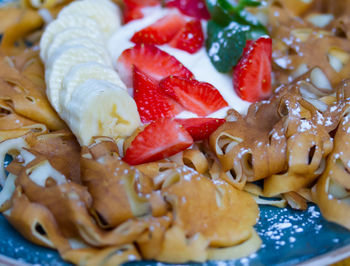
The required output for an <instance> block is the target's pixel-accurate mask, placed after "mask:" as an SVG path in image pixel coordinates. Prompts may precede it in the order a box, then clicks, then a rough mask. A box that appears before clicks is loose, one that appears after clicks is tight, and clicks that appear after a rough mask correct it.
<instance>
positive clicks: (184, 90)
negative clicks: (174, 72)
mask: <svg viewBox="0 0 350 266" xmlns="http://www.w3.org/2000/svg"><path fill="white" fill-rule="evenodd" d="M159 86H160V88H161V89H162V90H163V91H164V92H165V93H166V94H167V95H168V96H169V97H171V98H173V99H174V100H175V101H177V102H178V103H180V104H181V105H182V106H183V107H185V109H187V110H189V111H191V112H194V113H196V114H197V115H199V116H207V115H209V114H211V113H213V112H215V111H217V110H219V109H221V108H223V107H226V106H228V104H227V102H226V101H225V100H224V98H223V97H222V96H221V94H220V92H219V91H218V90H217V89H216V88H215V87H214V86H213V85H211V84H209V83H206V82H199V81H197V80H195V79H189V78H183V77H176V76H169V77H167V78H165V79H163V80H162V81H161V82H160V84H159Z"/></svg>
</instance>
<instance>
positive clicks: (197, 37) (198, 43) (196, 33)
mask: <svg viewBox="0 0 350 266" xmlns="http://www.w3.org/2000/svg"><path fill="white" fill-rule="evenodd" d="M203 43H204V34H203V29H202V24H201V22H200V20H198V19H196V20H192V21H189V22H187V23H186V25H184V26H183V27H182V29H181V31H180V32H178V34H177V35H176V36H175V37H174V38H173V39H172V40H171V42H170V43H169V45H170V46H172V47H175V48H178V49H181V50H184V51H187V52H189V53H190V54H193V53H195V52H197V51H198V50H199V49H200V48H201V47H202V46H203Z"/></svg>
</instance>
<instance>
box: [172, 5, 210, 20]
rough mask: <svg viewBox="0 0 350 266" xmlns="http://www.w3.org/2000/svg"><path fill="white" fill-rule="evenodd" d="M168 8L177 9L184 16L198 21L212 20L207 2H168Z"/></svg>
mask: <svg viewBox="0 0 350 266" xmlns="http://www.w3.org/2000/svg"><path fill="white" fill-rule="evenodd" d="M165 6H166V7H176V8H177V9H179V10H180V12H181V13H182V14H185V15H187V16H190V17H194V18H198V19H206V20H208V19H210V14H209V11H208V9H207V7H206V5H205V0H166V1H165Z"/></svg>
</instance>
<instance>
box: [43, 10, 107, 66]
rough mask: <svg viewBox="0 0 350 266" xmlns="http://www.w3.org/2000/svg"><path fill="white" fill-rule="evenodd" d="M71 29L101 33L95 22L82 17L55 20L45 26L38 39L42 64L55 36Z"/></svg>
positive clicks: (65, 17) (72, 16)
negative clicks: (83, 29) (81, 28)
mask: <svg viewBox="0 0 350 266" xmlns="http://www.w3.org/2000/svg"><path fill="white" fill-rule="evenodd" d="M71 27H85V28H88V29H90V30H92V31H94V32H96V33H98V32H100V31H101V29H100V26H99V25H98V23H97V22H95V20H93V19H91V18H88V17H87V16H84V15H70V16H68V15H67V16H64V17H62V18H60V19H56V20H55V21H53V22H52V23H50V24H49V25H48V26H47V28H46V29H45V31H44V33H43V35H42V37H41V39H40V57H41V59H42V60H43V61H44V62H46V59H47V52H48V49H49V47H50V45H51V43H52V42H53V40H54V38H55V36H56V35H57V34H59V33H60V32H62V31H64V30H66V29H68V28H71Z"/></svg>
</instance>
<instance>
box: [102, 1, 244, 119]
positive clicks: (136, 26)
mask: <svg viewBox="0 0 350 266" xmlns="http://www.w3.org/2000/svg"><path fill="white" fill-rule="evenodd" d="M143 12H144V14H145V16H144V17H143V18H142V19H138V20H134V21H131V22H129V23H128V24H126V25H124V26H123V27H120V28H119V29H118V30H117V31H116V32H115V33H114V34H113V35H112V37H111V38H110V40H109V42H108V46H107V47H108V50H109V52H110V54H111V56H112V59H113V62H114V64H115V63H116V61H117V60H118V58H119V56H120V55H121V53H122V52H123V51H124V50H126V49H128V48H131V47H133V46H134V45H135V44H134V43H133V42H131V41H130V39H131V38H132V36H133V35H134V33H135V32H137V31H140V30H142V29H143V28H145V27H147V26H149V25H151V24H153V23H154V22H156V21H157V20H158V19H160V18H162V17H164V16H165V15H167V14H169V13H171V12H177V11H176V10H175V9H165V8H161V7H149V8H145V9H144V10H143ZM202 26H203V32H206V30H205V28H206V22H202ZM158 48H159V49H161V50H163V51H165V52H167V53H168V54H170V55H172V56H174V57H175V58H176V59H177V60H179V61H180V62H181V63H182V64H183V65H184V66H185V67H187V68H188V69H189V70H190V71H191V72H192V73H193V74H194V76H195V78H196V79H197V80H199V81H204V82H208V83H210V84H212V85H213V86H214V87H215V88H217V89H218V90H219V92H220V93H221V95H222V96H223V98H224V99H225V100H226V102H227V103H228V104H229V106H230V107H226V108H223V109H221V110H219V111H217V112H215V113H212V114H210V115H209V117H215V118H224V117H225V116H226V112H227V110H228V109H230V108H234V109H235V110H236V111H238V112H240V113H246V111H247V109H248V107H249V105H250V103H249V102H246V101H244V100H242V99H241V98H239V97H238V96H237V94H236V93H235V91H234V89H233V84H232V75H231V74H226V73H220V72H218V71H217V70H216V69H215V67H214V66H213V65H212V63H211V62H210V59H209V57H208V55H207V52H206V50H205V47H202V48H201V49H200V50H199V51H198V52H197V53H195V54H190V53H188V52H186V51H183V50H179V49H176V48H173V47H170V46H169V45H160V46H158ZM129 91H132V88H129ZM177 117H178V118H191V117H197V115H196V114H193V113H191V112H187V111H185V112H182V113H180V114H179V115H178V116H177Z"/></svg>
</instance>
